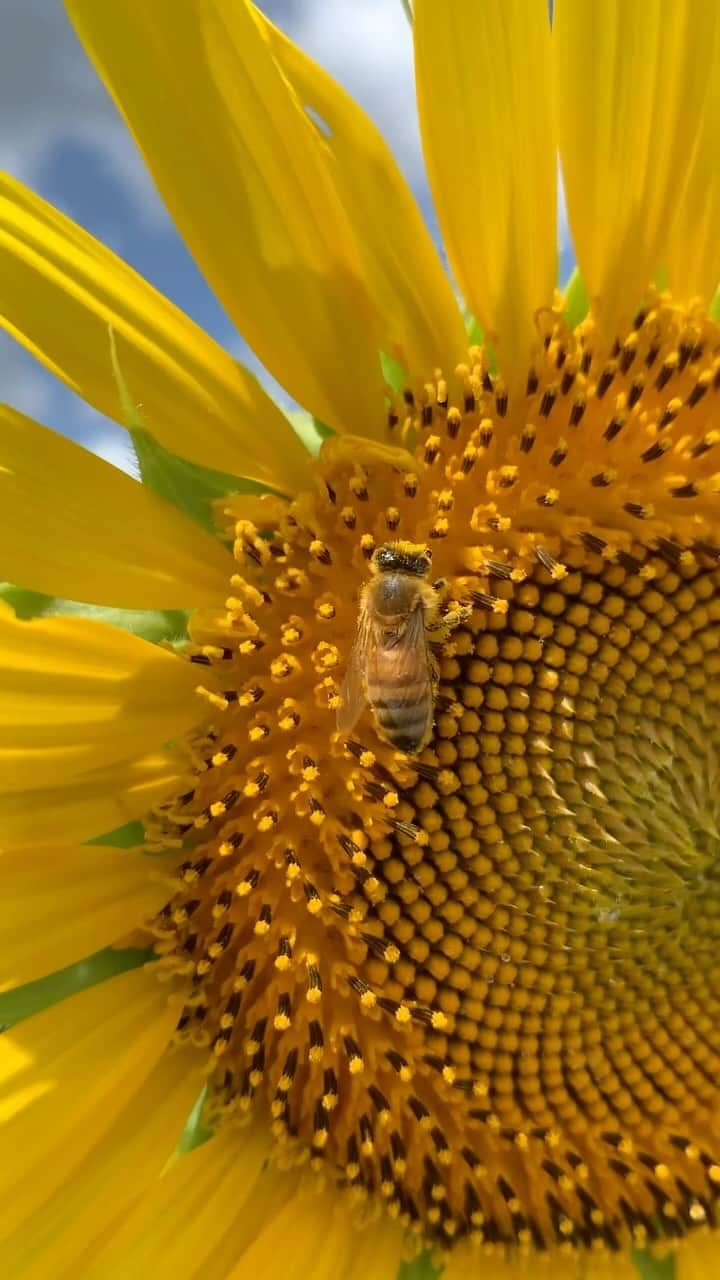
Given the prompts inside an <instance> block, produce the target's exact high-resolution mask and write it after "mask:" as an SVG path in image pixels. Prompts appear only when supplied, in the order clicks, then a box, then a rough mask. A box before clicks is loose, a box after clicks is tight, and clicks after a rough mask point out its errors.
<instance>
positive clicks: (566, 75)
mask: <svg viewBox="0 0 720 1280" xmlns="http://www.w3.org/2000/svg"><path fill="white" fill-rule="evenodd" d="M716 8H717V7H716V6H715V5H702V4H697V3H695V0H673V3H672V4H668V3H666V0H644V3H642V4H627V3H625V2H624V0H557V3H556V5H555V16H554V25H553V47H554V50H555V55H556V56H555V78H556V91H557V97H558V128H559V134H560V150H561V158H562V167H563V176H564V180H565V191H566V195H567V205H568V215H569V219H570V228H571V231H572V236H573V243H574V246H575V251H576V254H577V259H578V263H579V266H580V270H581V271H582V274H583V278H584V280H585V283H586V285H587V288H588V292H589V294H590V298H591V301H593V303H594V304H595V310H596V312H597V314H598V317H599V320H600V322H601V324H602V326H603V329H604V331H605V334H606V337H608V338H610V337H614V336H615V334H616V333H617V332H618V331H619V330H620V328H621V327H622V326H623V325H624V324H625V323H626V322H627V321H628V320H630V319H631V318H632V314H633V312H634V311H635V310H636V309H637V307H638V305H639V303H640V302H641V301H642V298H643V296H644V294H645V291H646V289H647V286H648V285H649V284H650V282H651V281H652V278H653V276H654V274H655V272H656V270H657V268H658V267H659V266H660V264H661V261H662V259H663V256H664V253H665V250H666V247H667V242H668V237H669V233H670V227H671V222H672V218H673V214H674V210H675V207H676V205H677V202H678V199H681V198H682V194H683V192H684V190H685V186H686V182H687V178H688V174H689V170H690V163H691V158H692V155H693V150H694V142H695V136H696V132H697V126H698V121H699V120H700V118H701V114H702V110H703V104H704V101H705V98H706V96H707V93H708V77H709V75H710V74H714V75H715V77H716V78H717V71H716V70H715V71H713V67H714V66H716V63H717V52H716V45H715V36H714V34H713V31H714V28H716V27H717V13H716V12H714V10H716ZM709 34H710V38H708V35H709ZM712 159H713V167H715V159H716V153H713V157H712ZM704 167H705V166H704V165H703V168H704Z"/></svg>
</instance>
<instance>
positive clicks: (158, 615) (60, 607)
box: [0, 582, 190, 644]
mask: <svg viewBox="0 0 720 1280" xmlns="http://www.w3.org/2000/svg"><path fill="white" fill-rule="evenodd" d="M0 600H6V601H7V603H8V604H9V605H10V606H11V608H13V609H14V610H15V613H16V614H17V616H18V618H22V619H23V621H29V619H31V618H52V617H68V618H75V617H77V618H93V619H95V620H96V621H97V622H106V623H108V625H109V626H112V627H121V628H122V630H123V631H132V633H133V635H136V636H142V638H143V640H150V641H152V643H153V644H158V643H159V641H160V640H169V641H171V642H172V643H173V644H178V643H180V642H184V641H185V640H186V639H187V622H188V618H189V617H190V614H189V613H187V612H186V611H185V610H183V609H110V608H107V607H106V606H105V605H99V604H83V603H82V602H81V601H78V600H63V599H61V598H59V597H57V596H46V595H43V594H42V593H41V592H40V591H26V590H25V588H24V587H17V586H15V585H14V584H13V583H11V582H2V583H0Z"/></svg>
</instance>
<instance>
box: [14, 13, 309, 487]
mask: <svg viewBox="0 0 720 1280" xmlns="http://www.w3.org/2000/svg"><path fill="white" fill-rule="evenodd" d="M108 7H109V6H108ZM102 9H103V12H105V6H104V5H103V6H102ZM0 281H1V282H2V284H1V285H0V325H2V326H3V327H4V328H5V329H7V330H8V332H9V333H11V334H12V336H13V337H14V338H17V339H18V341H19V342H21V343H22V344H23V346H25V347H27V349H28V350H29V351H31V352H32V354H33V355H34V356H37V358H38V359H39V360H42V362H43V364H45V365H46V366H47V368H48V369H50V371H51V372H52V373H54V374H56V376H57V377H59V378H62V380H63V381H64V382H66V383H67V384H68V386H69V387H72V389H73V391H77V392H78V393H79V394H80V395H81V396H84V398H85V399H86V400H88V401H89V402H90V403H91V404H93V405H94V406H95V407H96V408H97V409H99V410H100V412H101V413H105V414H107V415H108V416H109V417H111V418H115V419H116V421H118V422H122V414H121V409H120V401H119V396H118V390H117V386H116V384H115V379H114V377H113V370H112V364H111V360H110V339H109V332H108V326H110V325H111V326H112V329H113V332H114V334H115V339H116V343H117V351H118V358H119V361H120V366H121V369H122V373H123V376H124V378H125V381H126V383H127V386H128V388H129V390H130V393H131V395H132V396H133V397H134V399H135V400H136V401H137V402H138V403H139V404H140V405H141V406H142V409H141V412H142V418H143V421H144V423H145V425H146V426H147V427H148V428H149V429H150V430H151V431H152V432H153V434H154V435H155V436H156V437H157V439H158V440H159V441H160V442H161V444H163V445H165V447H166V448H167V449H170V450H172V452H174V453H179V454H181V455H182V456H183V457H187V458H191V459H192V460H193V461H195V462H200V463H202V464H203V465H204V466H206V467H216V468H219V469H220V470H224V471H229V472H231V473H232V474H233V475H244V476H250V477H252V478H253V479H255V480H261V481H265V482H267V483H268V484H270V485H273V486H274V487H276V488H279V489H283V490H285V489H287V490H288V492H292V491H293V486H294V485H296V484H297V482H298V480H299V479H301V478H302V476H303V475H304V469H305V460H306V455H305V450H304V449H303V446H302V445H301V444H300V442H299V440H298V439H297V437H296V436H295V433H294V432H293V430H292V428H291V427H290V425H289V424H288V421H287V419H286V418H285V417H284V415H283V414H282V413H281V412H280V410H279V409H278V408H277V406H276V405H274V404H273V402H272V400H271V399H270V397H269V396H267V395H266V394H265V392H264V391H263V390H262V388H261V387H260V386H259V384H258V383H257V381H256V380H255V378H253V377H252V375H251V374H249V373H248V372H247V371H246V370H244V369H242V368H241V366H240V365H238V364H237V362H236V361H235V360H233V359H232V358H231V357H230V356H229V355H228V354H227V352H226V351H223V350H222V348H221V347H219V346H218V345H217V343H215V342H213V340H212V339H211V338H209V337H208V336H207V334H205V333H203V331H202V329H199V328H198V326H197V325H195V324H193V322H192V321H191V320H190V319H188V317H187V316H186V315H184V314H183V312H182V311H180V310H179V309H178V308H177V307H176V306H174V305H173V303H171V302H170V301H169V300H168V299H167V298H164V297H163V296H162V294H160V293H158V292H157V291H156V290H155V289H153V288H152V286H151V285H149V284H148V283H147V281H146V280H143V278H142V276H139V275H138V274H137V272H135V271H133V270H132V268H131V267H129V266H128V265H127V263H125V262H123V261H122V260H121V259H120V258H118V257H116V256H115V254H113V253H111V252H110V250H109V249H106V248H105V247H104V245H101V244H100V243H99V242H98V241H97V240H94V239H93V237H92V236H90V235H88V234H87V232H85V231H83V230H82V228H81V227H79V226H77V224H76V223H74V222H71V220H70V219H69V218H66V217H64V216H63V214H61V213H59V212H58V210H57V209H54V208H53V207H52V205H49V204H46V203H45V201H44V200H40V199H39V197H38V196H36V195H34V194H33V193H32V192H31V191H29V190H28V189H27V188H26V187H23V186H22V184H21V183H19V182H16V181H15V180H14V179H13V178H10V177H7V176H3V175H0Z"/></svg>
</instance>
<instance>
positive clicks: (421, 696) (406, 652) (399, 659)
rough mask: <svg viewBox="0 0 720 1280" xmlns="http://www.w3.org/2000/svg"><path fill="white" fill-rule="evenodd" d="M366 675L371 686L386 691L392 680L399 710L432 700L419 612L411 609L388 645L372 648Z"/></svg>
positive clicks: (429, 670) (421, 614)
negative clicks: (395, 637)
mask: <svg viewBox="0 0 720 1280" xmlns="http://www.w3.org/2000/svg"><path fill="white" fill-rule="evenodd" d="M367 672H368V678H369V679H370V681H371V683H373V682H377V683H382V684H383V685H385V686H386V687H387V682H388V678H389V677H391V679H392V685H393V686H395V700H396V703H397V705H399V706H403V705H404V706H410V705H411V704H416V703H418V702H423V701H425V700H426V699H427V698H428V697H429V696H431V689H432V684H431V680H432V670H431V666H430V655H429V653H428V646H427V639H426V636H425V617H424V614H423V611H422V609H420V608H418V609H413V611H412V613H411V614H410V615H409V617H408V620H407V624H406V626H405V629H404V631H403V632H402V634H401V635H399V636H398V637H397V639H395V640H394V641H393V642H392V644H391V645H388V646H387V647H384V646H382V645H377V646H376V647H375V651H374V652H372V653H371V654H369V660H368V662H367Z"/></svg>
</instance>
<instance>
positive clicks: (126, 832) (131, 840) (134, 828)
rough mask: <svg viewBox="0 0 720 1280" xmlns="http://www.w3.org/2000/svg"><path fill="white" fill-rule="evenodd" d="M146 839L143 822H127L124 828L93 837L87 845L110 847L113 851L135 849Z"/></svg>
mask: <svg viewBox="0 0 720 1280" xmlns="http://www.w3.org/2000/svg"><path fill="white" fill-rule="evenodd" d="M144 839H145V828H144V827H143V824H142V822H126V823H125V825H124V827H116V828H115V830H114V831H107V832H106V833H105V834H104V835H102V836H93V838H92V840H86V841H85V844H101V845H109V846H110V848H112V849H135V848H136V847H137V846H138V845H141V844H142V843H143V841H144Z"/></svg>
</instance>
